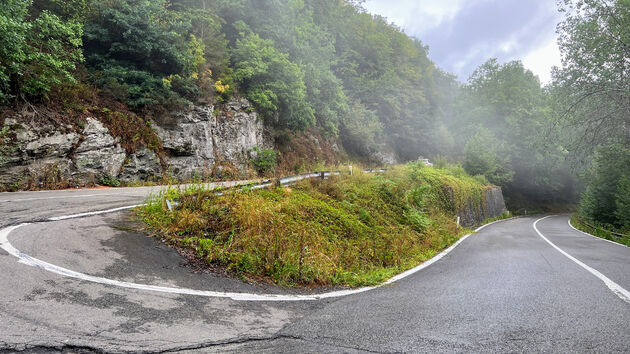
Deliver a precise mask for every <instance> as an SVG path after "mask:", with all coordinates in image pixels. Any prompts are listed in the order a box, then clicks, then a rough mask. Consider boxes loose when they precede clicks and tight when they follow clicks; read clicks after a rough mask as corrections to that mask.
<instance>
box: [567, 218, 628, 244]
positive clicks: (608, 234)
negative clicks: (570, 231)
mask: <svg viewBox="0 0 630 354" xmlns="http://www.w3.org/2000/svg"><path fill="white" fill-rule="evenodd" d="M571 225H573V227H575V228H576V229H578V230H581V231H584V232H586V233H589V234H591V235H593V236H597V237H601V238H603V239H606V240H609V241H613V242H617V243H620V244H622V245H626V246H628V247H630V236H628V237H618V236H613V234H612V231H610V230H608V229H606V228H604V227H602V226H599V225H593V226H591V225H587V224H586V223H584V222H583V221H582V220H581V219H580V218H579V217H578V215H577V214H573V215H572V216H571Z"/></svg>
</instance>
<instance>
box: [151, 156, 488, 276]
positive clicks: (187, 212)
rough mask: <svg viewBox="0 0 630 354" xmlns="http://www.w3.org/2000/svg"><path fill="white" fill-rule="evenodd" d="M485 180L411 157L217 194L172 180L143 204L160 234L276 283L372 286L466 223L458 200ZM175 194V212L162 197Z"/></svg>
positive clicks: (474, 193)
mask: <svg viewBox="0 0 630 354" xmlns="http://www.w3.org/2000/svg"><path fill="white" fill-rule="evenodd" d="M485 188H486V186H484V185H482V184H480V183H479V182H477V181H476V180H475V179H473V178H472V177H470V176H463V177H461V178H457V177H454V176H452V175H451V174H449V173H447V172H445V171H439V170H436V169H430V168H421V167H419V166H416V165H414V164H410V165H407V166H399V167H394V168H392V169H391V170H390V171H388V172H387V173H386V174H384V175H382V176H381V175H373V174H364V173H361V172H358V173H355V175H353V176H349V175H342V176H333V177H331V178H329V179H326V180H321V179H311V180H306V181H303V182H301V183H299V184H297V185H295V186H292V187H291V188H281V187H274V188H270V189H262V190H247V189H245V190H243V191H241V192H239V193H235V192H226V193H223V194H222V195H216V194H215V193H214V191H211V190H205V189H204V188H203V187H202V186H201V185H199V186H195V187H192V188H189V189H188V190H180V189H174V188H171V189H169V190H167V191H165V192H164V193H162V194H161V195H159V196H156V197H154V198H152V199H151V200H150V201H149V202H148V204H147V205H146V206H144V207H142V208H141V209H140V210H139V213H140V215H141V217H142V218H143V220H144V221H145V222H146V223H147V225H149V227H150V228H151V229H153V230H154V231H155V233H156V235H160V237H162V238H163V239H164V240H166V241H167V242H169V243H171V244H176V245H178V246H180V247H188V248H192V249H193V250H195V252H196V254H197V256H198V257H199V258H201V259H204V260H205V261H206V262H208V263H212V264H217V265H222V266H225V267H226V268H228V269H232V270H234V271H236V272H237V273H238V274H240V275H241V276H255V277H257V278H259V277H264V278H266V279H269V280H271V281H273V282H275V283H277V284H280V285H288V286H296V285H310V286H312V285H347V286H359V285H374V284H378V283H381V282H383V281H384V280H386V279H388V278H389V277H391V276H393V275H394V274H396V273H399V272H401V271H404V270H406V269H409V268H412V267H414V266H416V265H417V264H419V263H420V262H423V261H425V260H427V259H429V258H431V257H432V256H433V255H435V254H436V253H437V252H439V251H440V250H442V249H444V248H446V247H448V246H449V245H451V244H452V243H454V242H455V241H457V240H458V239H459V237H460V236H461V235H462V234H463V233H465V232H466V230H461V229H458V228H457V225H456V224H455V221H454V220H455V217H454V216H455V214H456V212H457V211H458V210H459V209H458V208H460V207H463V206H467V205H468V202H470V201H474V202H475V203H478V204H479V207H481V204H482V199H481V198H482V196H483V191H484V189H485ZM167 199H170V200H173V199H174V200H179V206H178V207H177V208H175V209H173V210H172V211H169V210H168V208H167V207H166V200H167Z"/></svg>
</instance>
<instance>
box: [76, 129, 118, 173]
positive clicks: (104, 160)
mask: <svg viewBox="0 0 630 354" xmlns="http://www.w3.org/2000/svg"><path fill="white" fill-rule="evenodd" d="M82 137H83V141H82V142H81V144H80V145H79V146H78V148H77V150H76V154H75V164H76V167H77V173H79V176H81V177H83V176H89V175H94V176H102V175H109V176H114V177H116V176H118V174H119V173H120V169H121V167H122V165H123V162H124V161H125V156H126V154H125V150H123V148H122V147H121V146H120V144H119V142H118V140H117V139H114V137H112V136H111V135H110V133H109V130H108V129H107V128H105V126H104V125H103V123H101V122H99V121H98V120H96V119H94V118H88V119H87V122H86V125H85V128H84V129H83V135H82Z"/></svg>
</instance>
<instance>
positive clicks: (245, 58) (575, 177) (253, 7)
mask: <svg viewBox="0 0 630 354" xmlns="http://www.w3.org/2000/svg"><path fill="white" fill-rule="evenodd" d="M558 10H559V11H562V12H563V13H564V14H565V15H566V17H565V20H564V21H563V22H562V23H561V24H560V25H559V26H558V33H559V36H560V37H559V44H560V49H561V52H562V56H563V61H562V67H560V68H556V69H555V71H554V73H553V80H552V82H551V83H550V84H548V85H546V86H544V87H543V86H542V85H541V83H540V81H539V79H538V78H537V77H536V76H535V75H534V74H533V73H532V72H531V71H529V70H527V69H526V68H525V67H524V66H523V64H522V63H521V62H520V61H512V62H507V63H499V62H498V61H497V60H495V59H492V58H489V59H488V61H487V62H485V63H484V64H483V65H481V66H480V67H478V68H477V70H476V71H475V72H474V73H473V74H472V75H471V77H470V78H469V79H468V80H467V81H466V82H465V83H460V82H458V81H457V80H456V79H455V77H454V76H453V75H451V74H449V73H447V72H445V71H443V70H442V69H440V68H439V63H434V62H433V61H432V60H431V59H430V51H429V49H428V48H427V47H426V46H425V45H424V44H423V42H422V39H421V38H420V39H418V38H412V37H409V36H408V35H406V34H405V33H404V32H403V31H402V30H401V29H400V28H397V27H396V26H394V25H392V24H390V23H389V22H388V20H387V19H385V18H383V17H380V16H375V15H371V14H369V13H367V12H366V11H365V9H363V8H362V6H361V1H338V0H309V1H306V0H265V1H259V0H171V1H165V0H151V1H146V0H108V1H104V0H70V1H61V0H32V1H24V0H5V1H3V2H2V3H1V4H0V34H1V35H0V101H1V102H2V103H1V104H2V105H5V106H6V107H11V106H16V105H20V104H26V103H28V104H46V102H48V101H49V100H54V99H58V97H59V96H58V95H59V92H67V90H66V91H63V90H60V89H59V87H61V86H65V87H67V86H68V85H75V86H74V87H75V88H76V87H80V89H79V90H83V89H82V88H85V89H86V90H94V92H95V93H96V94H98V95H102V96H105V97H108V98H109V99H112V100H114V101H116V102H119V103H121V104H125V105H127V106H128V107H129V108H130V109H132V110H134V111H136V112H138V113H139V114H141V115H142V116H143V117H146V119H147V121H148V120H150V119H151V118H152V117H155V116H156V115H157V114H158V112H165V111H168V110H169V109H173V108H174V107H182V106H185V105H188V104H190V103H217V102H219V103H220V102H221V101H225V100H227V99H229V98H230V97H231V96H232V95H237V94H238V95H242V96H244V97H247V98H248V99H249V100H250V101H251V102H252V103H253V104H254V105H255V107H256V110H257V111H258V112H259V113H260V114H261V116H262V117H263V119H264V120H265V123H266V126H267V127H268V128H269V129H270V130H271V131H272V132H273V134H275V135H277V136H281V135H282V134H281V133H282V132H284V131H297V132H301V131H307V130H316V131H318V132H320V133H321V134H322V135H323V136H325V137H326V138H328V139H331V140H335V139H338V140H339V141H340V142H341V143H342V144H343V147H344V148H345V150H346V151H347V152H348V153H349V154H350V155H351V156H353V157H355V158H358V159H361V160H363V161H365V160H367V159H369V158H370V156H372V155H373V154H374V153H376V152H378V151H381V150H383V149H391V150H393V151H394V153H395V154H396V156H397V157H398V158H399V159H400V160H401V161H410V160H415V159H417V158H418V157H419V156H423V157H429V158H431V159H433V160H436V162H438V165H440V164H445V163H451V164H461V165H462V166H463V168H464V169H466V171H467V172H469V173H471V174H473V175H477V176H478V178H480V179H486V180H488V181H490V182H492V183H495V184H498V185H500V186H502V187H503V189H504V193H505V194H506V197H507V200H508V204H509V207H510V208H511V209H512V210H515V211H518V210H520V209H522V210H524V209H529V210H544V208H547V209H549V208H566V207H567V206H568V205H571V204H573V203H577V202H578V201H579V200H580V196H581V195H582V197H581V203H580V212H581V215H582V216H583V217H584V218H586V219H588V220H590V221H597V222H601V223H604V224H606V225H607V226H609V227H612V228H615V229H617V230H621V231H629V230H630V201H629V200H628V199H629V198H630V197H629V194H630V193H629V191H630V182H629V181H630V80H629V79H628V77H629V75H630V61H629V60H628V58H630V0H564V1H560V2H559V3H558ZM77 85H78V86H77ZM51 94H52V95H51ZM55 95H57V96H55ZM0 139H1V135H0ZM279 143H281V142H279ZM0 151H1V149H0ZM582 193H583V194H582Z"/></svg>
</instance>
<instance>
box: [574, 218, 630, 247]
mask: <svg viewBox="0 0 630 354" xmlns="http://www.w3.org/2000/svg"><path fill="white" fill-rule="evenodd" d="M567 223H568V224H569V226H570V227H571V228H572V229H573V230H575V231H577V232H580V233H583V234H584V235H586V236H591V237H595V238H596V239H598V240H602V241H606V242H610V243H612V244H613V245H617V246H621V247H628V246H626V245H622V244H621V243H618V242H615V241H611V240H607V239H605V238H601V237H597V236H595V235H591V234H589V233H588V232H584V231H582V230H578V229H577V228H575V227H573V225H571V218H569V220H567Z"/></svg>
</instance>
